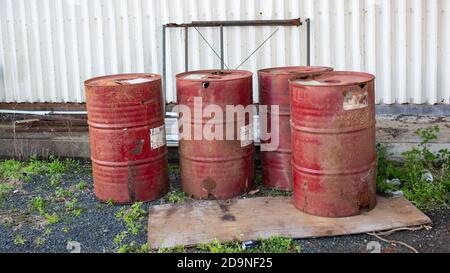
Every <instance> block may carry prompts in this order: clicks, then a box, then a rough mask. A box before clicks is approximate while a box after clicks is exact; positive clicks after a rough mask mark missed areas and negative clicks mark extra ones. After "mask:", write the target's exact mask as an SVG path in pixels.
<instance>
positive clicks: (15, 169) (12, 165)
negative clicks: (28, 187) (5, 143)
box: [0, 159, 23, 179]
mask: <svg viewBox="0 0 450 273" xmlns="http://www.w3.org/2000/svg"><path fill="white" fill-rule="evenodd" d="M22 168H23V164H22V162H20V161H16V160H12V159H11V160H4V161H2V162H1V163H0V177H1V178H3V179H21V178H22V177H23V172H22Z"/></svg>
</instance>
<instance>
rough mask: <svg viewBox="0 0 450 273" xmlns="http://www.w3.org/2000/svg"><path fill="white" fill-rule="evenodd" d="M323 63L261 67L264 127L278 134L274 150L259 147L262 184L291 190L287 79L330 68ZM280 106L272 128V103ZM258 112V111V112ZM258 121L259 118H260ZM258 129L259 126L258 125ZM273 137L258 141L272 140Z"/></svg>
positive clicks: (325, 70)
mask: <svg viewBox="0 0 450 273" xmlns="http://www.w3.org/2000/svg"><path fill="white" fill-rule="evenodd" d="M332 70H333V69H332V68H331V67H323V66H292V67H276V68H268V69H262V70H260V71H258V81H259V97H260V101H259V102H260V104H261V105H266V106H267V128H268V132H271V134H272V135H277V136H278V140H279V141H278V142H279V145H278V148H277V149H275V150H274V151H263V150H261V162H262V174H263V184H264V185H265V186H266V187H268V188H274V189H278V190H282V191H291V190H292V163H291V162H292V149H291V102H290V96H289V79H291V78H294V77H306V76H311V75H319V74H321V73H324V72H327V71H332ZM273 105H278V106H279V114H278V120H279V126H278V130H277V128H276V127H275V128H272V127H271V121H272V115H274V113H273V112H272V111H271V106H273ZM260 114H261V112H260ZM260 120H261V119H260ZM260 128H262V126H261V125H260ZM271 141H272V138H269V139H266V140H261V142H262V143H265V144H269V143H271Z"/></svg>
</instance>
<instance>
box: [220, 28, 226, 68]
mask: <svg viewBox="0 0 450 273" xmlns="http://www.w3.org/2000/svg"><path fill="white" fill-rule="evenodd" d="M224 58H225V57H224V48H223V25H220V69H222V70H224V69H225V61H224Z"/></svg>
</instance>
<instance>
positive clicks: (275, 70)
mask: <svg viewBox="0 0 450 273" xmlns="http://www.w3.org/2000/svg"><path fill="white" fill-rule="evenodd" d="M304 68H312V69H318V70H310V71H295V72H294V71H287V70H291V69H304ZM333 70H334V69H333V68H332V67H330V66H279V67H270V68H264V69H260V70H258V75H291V74H292V76H293V77H296V74H297V75H302V74H316V73H326V72H332V71H333Z"/></svg>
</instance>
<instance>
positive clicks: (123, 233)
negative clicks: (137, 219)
mask: <svg viewBox="0 0 450 273" xmlns="http://www.w3.org/2000/svg"><path fill="white" fill-rule="evenodd" d="M127 237H128V232H127V231H121V232H120V233H119V234H117V235H116V237H114V243H115V244H116V245H118V246H121V245H123V241H124V240H125V239H126V238H127Z"/></svg>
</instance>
